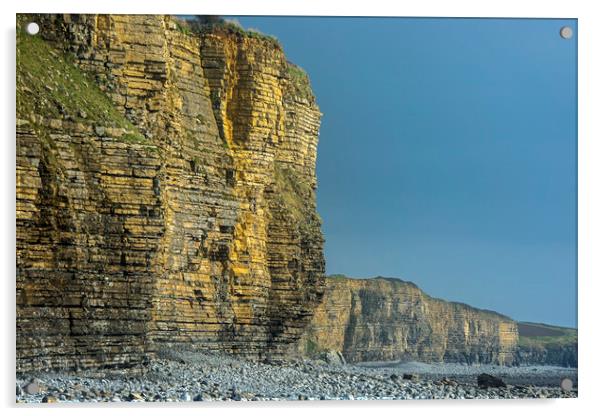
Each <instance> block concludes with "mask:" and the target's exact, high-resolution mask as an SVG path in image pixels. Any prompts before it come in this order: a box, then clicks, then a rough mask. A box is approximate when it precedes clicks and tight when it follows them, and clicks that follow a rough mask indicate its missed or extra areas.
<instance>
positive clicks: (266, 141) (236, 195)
mask: <svg viewBox="0 0 602 416" xmlns="http://www.w3.org/2000/svg"><path fill="white" fill-rule="evenodd" d="M30 20H34V21H37V22H39V23H40V26H41V35H42V37H43V40H42V39H40V38H39V37H38V38H33V37H29V36H28V35H26V34H24V33H23V32H21V31H20V32H19V34H18V36H17V38H18V39H17V119H18V121H17V189H16V195H17V369H18V370H22V371H24V370H32V369H39V368H58V367H65V368H76V367H94V366H100V365H102V366H126V365H133V364H136V363H139V362H141V361H143V360H144V359H145V358H146V357H147V356H148V355H152V354H153V353H154V351H155V350H156V349H157V348H159V347H164V346H173V345H187V346H190V347H194V348H199V349H203V350H212V349H214V350H220V351H227V352H233V353H240V354H247V355H250V356H263V355H272V354H277V355H278V354H283V353H285V352H286V351H287V350H288V348H289V346H290V345H292V343H294V342H295V341H296V340H297V339H298V337H299V336H300V335H301V332H302V331H303V329H304V327H305V325H306V324H307V322H308V320H309V319H310V317H311V313H312V311H313V309H314V308H315V306H316V305H317V303H318V302H319V301H320V299H321V294H322V292H323V284H324V281H323V271H324V259H323V254H322V244H323V239H322V234H321V232H320V219H319V217H318V216H317V214H316V211H315V188H316V177H315V160H316V148H317V141H318V129H319V123H320V116H321V114H320V111H319V109H318V107H317V105H316V103H315V99H314V97H313V95H312V94H311V93H309V94H307V91H311V90H310V88H309V81H308V79H307V78H306V77H301V78H300V77H295V76H292V74H294V73H295V72H292V71H295V70H296V67H293V66H292V64H290V63H288V62H287V60H286V58H285V56H284V53H283V52H282V49H281V48H280V47H279V46H278V45H277V44H275V43H274V42H269V41H267V40H265V39H262V38H260V37H257V36H246V35H245V34H244V33H233V32H231V31H228V30H219V29H216V30H213V31H210V32H207V33H203V34H191V33H189V32H188V31H186V30H182V27H181V26H180V24H179V23H178V21H177V19H174V18H172V17H169V16H154V15H153V16H142V15H140V16H139V15H136V16H127V15H36V16H32V15H29V16H24V15H22V16H19V22H21V23H23V22H25V21H30ZM40 80H42V81H43V82H40Z"/></svg>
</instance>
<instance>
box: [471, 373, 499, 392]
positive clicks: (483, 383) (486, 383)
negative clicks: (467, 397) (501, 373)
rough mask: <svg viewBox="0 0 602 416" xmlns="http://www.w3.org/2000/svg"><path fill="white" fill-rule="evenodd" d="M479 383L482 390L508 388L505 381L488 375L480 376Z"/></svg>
mask: <svg viewBox="0 0 602 416" xmlns="http://www.w3.org/2000/svg"><path fill="white" fill-rule="evenodd" d="M477 383H478V385H479V387H480V388H482V389H487V388H489V387H506V383H504V380H502V379H501V378H499V377H495V376H492V375H491V374H486V373H482V374H479V376H478V377H477Z"/></svg>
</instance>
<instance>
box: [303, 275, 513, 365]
mask: <svg viewBox="0 0 602 416" xmlns="http://www.w3.org/2000/svg"><path fill="white" fill-rule="evenodd" d="M326 280H327V284H326V291H325V293H324V297H323V300H322V303H321V304H320V305H319V306H318V308H317V311H316V313H315V316H314V318H313V320H312V322H311V324H310V325H309V326H308V328H307V331H306V333H305V334H304V335H303V338H302V339H301V340H300V342H299V350H300V351H301V352H302V353H304V354H306V355H312V354H315V353H316V352H319V351H323V350H336V351H341V352H342V353H343V356H344V357H345V358H346V359H347V360H348V361H351V362H359V361H393V360H401V359H403V360H417V361H425V362H441V361H449V362H464V363H495V364H503V365H509V364H512V363H514V361H515V351H516V346H517V342H518V332H517V327H516V323H515V322H514V321H512V320H511V319H509V318H506V317H504V316H502V315H499V314H497V313H494V312H489V311H484V310H479V309H475V308H472V307H470V306H468V305H464V304H460V303H452V302H446V301H443V300H440V299H434V298H431V297H429V296H428V295H426V294H425V293H424V292H423V291H421V290H420V289H419V288H418V287H417V286H416V285H414V284H412V283H409V282H403V281H400V280H396V279H384V278H375V279H361V280H360V279H350V278H345V277H330V278H327V279H326Z"/></svg>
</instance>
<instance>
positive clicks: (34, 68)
mask: <svg viewBox="0 0 602 416" xmlns="http://www.w3.org/2000/svg"><path fill="white" fill-rule="evenodd" d="M34 114H37V115H44V117H46V118H55V119H65V120H68V121H88V122H93V123H95V124H99V125H102V126H111V127H118V128H123V129H124V130H125V133H124V134H123V135H122V136H121V140H122V141H125V142H128V143H145V142H146V139H145V137H144V136H143V135H142V134H141V133H140V132H139V131H138V129H137V128H136V127H134V126H133V125H132V123H130V122H129V121H128V120H127V119H126V118H125V116H124V115H123V114H121V113H120V112H119V111H118V110H117V109H116V108H115V107H114V105H113V103H112V102H111V100H110V98H109V97H108V96H107V95H106V94H105V93H104V92H103V91H101V89H100V88H99V87H98V85H97V83H96V82H95V81H94V80H93V79H91V78H90V77H89V76H88V75H87V74H85V73H84V72H83V71H81V70H80V69H79V68H77V66H76V65H75V64H74V62H73V58H72V57H71V56H69V55H67V54H64V53H62V52H61V51H58V50H56V49H54V48H53V47H52V46H51V45H50V44H48V43H47V42H45V41H44V40H43V39H42V38H41V37H40V36H39V35H38V36H31V35H28V34H27V33H25V31H24V30H22V29H20V30H18V31H17V117H18V118H22V119H28V120H31V121H33V120H32V115H34ZM37 127H38V128H39V127H40V126H37ZM39 133H42V132H39Z"/></svg>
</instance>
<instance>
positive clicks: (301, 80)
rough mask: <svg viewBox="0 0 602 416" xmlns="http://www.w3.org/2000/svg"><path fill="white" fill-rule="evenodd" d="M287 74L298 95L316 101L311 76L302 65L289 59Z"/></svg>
mask: <svg viewBox="0 0 602 416" xmlns="http://www.w3.org/2000/svg"><path fill="white" fill-rule="evenodd" d="M287 76H288V79H289V80H290V81H291V84H292V86H293V88H294V90H295V93H296V95H298V96H300V97H303V98H305V99H307V100H309V101H314V100H315V97H314V93H313V91H312V89H311V84H310V82H309V76H308V75H307V72H305V70H303V68H301V67H300V66H297V65H295V64H294V63H292V62H290V61H287Z"/></svg>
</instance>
